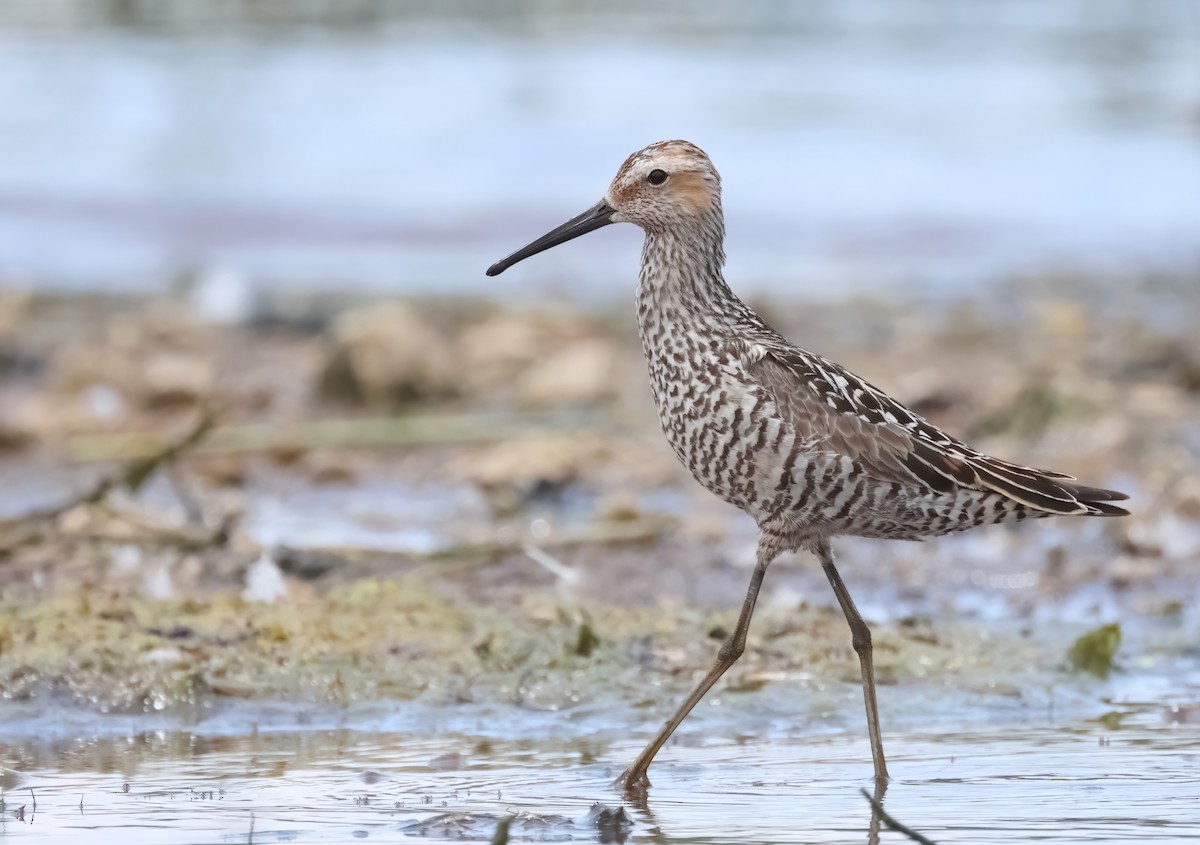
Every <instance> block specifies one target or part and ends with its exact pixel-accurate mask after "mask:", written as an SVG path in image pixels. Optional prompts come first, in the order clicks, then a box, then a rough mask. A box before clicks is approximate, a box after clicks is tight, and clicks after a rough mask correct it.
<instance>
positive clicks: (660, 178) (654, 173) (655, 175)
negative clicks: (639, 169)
mask: <svg viewBox="0 0 1200 845" xmlns="http://www.w3.org/2000/svg"><path fill="white" fill-rule="evenodd" d="M646 181H647V182H649V183H650V184H651V185H661V184H662V183H663V182H665V181H667V171H665V170H658V169H655V170H651V171H650V175H649V176H647V177H646Z"/></svg>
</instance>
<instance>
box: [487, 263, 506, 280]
mask: <svg viewBox="0 0 1200 845" xmlns="http://www.w3.org/2000/svg"><path fill="white" fill-rule="evenodd" d="M507 269H508V265H507V264H505V263H504V262H503V261H497V262H496V263H495V264H493V265H492V266H491V267H489V268H487V274H488V275H489V276H499V275H500V274H501V273H503V272H504V271H505V270H507Z"/></svg>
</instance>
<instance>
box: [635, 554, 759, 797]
mask: <svg viewBox="0 0 1200 845" xmlns="http://www.w3.org/2000/svg"><path fill="white" fill-rule="evenodd" d="M777 554H778V550H777V548H776V546H775V545H774V544H773V543H771V542H769V541H768V539H767V538H766V537H763V538H760V540H759V543H758V554H757V559H756V562H755V564H754V574H753V575H751V576H750V586H749V588H747V590H746V600H745V601H744V602H742V612H741V613H740V614H739V615H738V621H737V627H735V628H734V629H733V633H732V634H730V635H729V638H728V639H726V640H725V642H724V643H723V644H722V645H721V649H720V650H719V651H718V652H717V662H716V663H714V664H713V667H712V668H711V669H709V670H708V674H707V675H705V676H704V679H703V680H701V681H700V683H699V684H698V685H697V686H696V688H695V689H694V690H692V693H691V695H689V696H688V697H687V699H686V700H685V701H684V702H683V704H681V705H680V706H679V709H678V710H676V711H675V715H673V716H672V717H671V718H670V719H668V720H667V721H666V722H665V723H664V724H663V726H662V727H661V728H659V730H658V733H657V734H656V735H655V737H654V739H652V740H650V743H649V744H648V745H647V746H646V747H645V748H643V749H642V753H641V754H639V755H638V756H637V759H636V760H634V761H633V765H631V766H630V767H629V768H628V769H626V770H625V773H624V774H623V775H621V776H620V777H619V778H617V781H616V782H617V784H620V785H623V786H624V787H625V790H626V792H635V793H636V792H641V791H644V790H645V789H646V787H648V786H649V785H650V779H649V778H648V777H646V770H647V769H648V768H650V763H651V761H652V760H654V755H656V754H657V753H658V751H659V749H660V748H662V747H663V744H664V743H666V741H667V740H668V739H670V737H671V734H673V733H675V729H676V728H678V727H679V725H680V723H681V722H683V720H684V719H685V718H687V715H688V713H691V712H692V708H693V707H695V706H696V705H697V704H699V703H700V699H702V698H704V696H705V694H706V693H707V692H708V691H709V690H710V689H712V687H713V684H715V683H716V682H717V681H718V680H719V679H720V677H721V676H722V675H724V674H725V672H726V671H727V670H728V669H729V667H730V666H732V665H733V664H734V663H736V662H737V659H738V658H739V657H741V656H742V653H743V652H744V651H745V650H746V634H747V632H748V631H749V630H750V617H751V616H752V615H753V614H754V603H755V602H756V601H758V590H759V588H760V587H761V586H762V582H763V576H765V575H766V574H767V567H768V566H770V564H771V561H772V560H774V559H775V556H776V555H777Z"/></svg>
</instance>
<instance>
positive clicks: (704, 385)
mask: <svg viewBox="0 0 1200 845" xmlns="http://www.w3.org/2000/svg"><path fill="white" fill-rule="evenodd" d="M645 328H646V327H645V326H643V333H642V341H643V347H644V351H645V353H646V362H647V365H648V368H649V374H650V389H651V392H652V394H653V396H654V403H655V406H656V408H657V409H658V416H659V421H660V422H661V424H662V429H663V433H664V434H665V435H666V438H667V442H668V443H669V444H670V445H671V448H672V449H673V450H674V452H675V454H676V455H677V456H678V458H679V460H680V462H681V463H682V464H683V465H684V466H685V467H687V468H688V470H689V471H690V472H691V473H692V475H693V476H695V478H696V480H697V481H699V482H700V483H701V484H702V485H704V486H705V487H706V488H708V489H709V490H710V491H712V492H713V493H715V494H716V495H717V496H719V497H720V498H722V499H724V500H725V501H727V502H730V503H732V504H735V505H737V506H738V507H740V508H742V509H743V510H745V511H747V512H748V513H750V514H751V515H754V516H756V517H757V516H760V515H763V514H767V513H774V512H776V511H777V510H778V509H779V508H780V507H782V506H785V505H786V504H787V502H785V499H788V497H790V495H791V494H792V491H793V489H794V483H793V481H794V479H793V478H792V474H793V473H794V472H795V471H796V470H797V469H798V468H799V467H798V465H797V461H796V460H795V459H793V461H792V464H791V465H790V466H789V465H787V461H786V456H787V455H789V454H793V453H795V452H796V451H798V450H799V449H800V446H801V444H798V443H797V442H796V432H795V431H794V430H793V429H792V427H791V426H789V425H788V424H787V423H786V422H785V421H784V420H783V419H782V417H781V415H780V414H779V413H778V408H777V407H776V406H775V403H774V401H773V400H772V399H771V397H770V396H769V395H768V394H767V393H766V391H765V390H764V389H763V387H762V386H761V385H759V384H756V383H755V382H754V381H753V379H751V378H750V377H749V374H748V373H746V372H745V370H744V368H743V367H742V364H741V361H740V359H739V357H738V355H737V352H736V347H735V345H734V344H732V343H729V342H728V341H727V340H726V339H725V338H724V337H723V336H722V335H721V334H720V333H719V332H713V331H705V330H703V329H700V330H696V329H692V330H682V331H680V330H672V329H671V328H670V327H665V328H662V329H661V330H657V331H649V332H647V331H645ZM651 328H654V327H651Z"/></svg>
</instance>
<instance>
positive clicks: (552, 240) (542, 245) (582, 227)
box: [487, 200, 616, 276]
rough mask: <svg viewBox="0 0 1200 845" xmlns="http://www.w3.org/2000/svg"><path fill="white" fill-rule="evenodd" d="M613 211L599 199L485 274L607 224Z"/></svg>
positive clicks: (494, 265) (507, 266)
mask: <svg viewBox="0 0 1200 845" xmlns="http://www.w3.org/2000/svg"><path fill="white" fill-rule="evenodd" d="M615 213H616V212H615V211H614V210H613V207H612V206H611V205H609V204H608V203H607V202H605V201H604V200H600V202H598V203H596V204H595V205H593V206H592V207H591V208H589V209H588V210H587V211H585V212H583V214H580V215H579V216H578V217H572V218H571V219H570V220H568V221H567V222H566V223H564V224H562V225H561V226H559V227H558V228H557V229H554V230H552V231H549V232H547V233H546V234H544V235H542V236H541V237H540V238H538V239H537V240H536V241H534V242H533V243H531V244H529V245H528V246H523V247H521V248H520V249H518V250H517V251H516V252H514V253H513V254H512V255H510V256H509V257H508V258H502V259H501V260H499V261H497V262H496V263H495V264H493V265H492V266H491V267H489V268H488V269H487V274H488V275H489V276H499V275H500V274H501V273H503V272H504V271H505V270H507V269H508V268H509V267H511V266H513V265H514V264H516V263H517V262H518V261H524V260H525V259H526V258H528V257H529V256H531V255H537V254H538V253H539V252H545V251H546V250H548V249H550V247H552V246H558V245H559V244H565V243H566V242H567V241H569V240H571V239H572V238H577V237H579V236H580V235H586V234H587V233H588V232H591V231H593V230H595V229H599V228H600V227H601V226H607V225H608V224H609V223H612V222H613V219H612V218H613V215H614V214H615Z"/></svg>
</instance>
